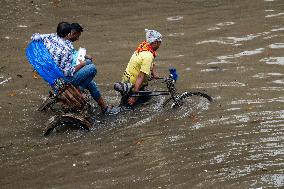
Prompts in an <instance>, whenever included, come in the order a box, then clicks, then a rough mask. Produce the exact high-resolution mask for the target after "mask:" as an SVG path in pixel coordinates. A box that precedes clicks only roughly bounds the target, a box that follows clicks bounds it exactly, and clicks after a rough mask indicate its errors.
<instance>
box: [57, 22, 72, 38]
mask: <svg viewBox="0 0 284 189" xmlns="http://www.w3.org/2000/svg"><path fill="white" fill-rule="evenodd" d="M70 32H71V25H70V24H69V23H68V22H60V23H59V24H58V25H57V29H56V33H57V35H58V36H59V37H66V36H67V35H68V34H69V33H70Z"/></svg>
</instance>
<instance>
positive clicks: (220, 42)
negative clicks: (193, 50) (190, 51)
mask: <svg viewBox="0 0 284 189" xmlns="http://www.w3.org/2000/svg"><path fill="white" fill-rule="evenodd" d="M206 43H218V44H225V45H227V44H232V43H229V42H226V41H222V40H217V39H212V40H205V41H200V42H197V43H195V44H196V45H201V44H206Z"/></svg>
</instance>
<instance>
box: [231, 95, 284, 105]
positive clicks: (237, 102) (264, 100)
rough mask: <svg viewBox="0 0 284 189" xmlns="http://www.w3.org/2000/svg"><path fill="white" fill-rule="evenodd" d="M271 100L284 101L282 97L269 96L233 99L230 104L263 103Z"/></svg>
mask: <svg viewBox="0 0 284 189" xmlns="http://www.w3.org/2000/svg"><path fill="white" fill-rule="evenodd" d="M271 102H284V97H278V98H271V99H260V98H259V99H255V100H235V101H232V102H231V105H241V104H265V103H271Z"/></svg>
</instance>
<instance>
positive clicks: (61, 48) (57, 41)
mask: <svg viewBox="0 0 284 189" xmlns="http://www.w3.org/2000/svg"><path fill="white" fill-rule="evenodd" d="M32 40H42V41H43V43H44V45H45V47H46V48H47V49H48V51H49V53H50V54H51V56H52V57H53V60H54V61H55V62H56V64H57V65H58V67H59V68H60V69H61V70H62V72H63V74H64V75H65V76H73V74H74V72H75V67H73V66H72V59H73V51H74V47H73V44H72V42H71V41H69V40H65V39H63V38H61V37H59V36H58V35H57V34H55V33H53V34H42V35H41V34H38V33H35V34H34V35H33V36H32Z"/></svg>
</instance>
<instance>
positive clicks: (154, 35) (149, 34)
mask: <svg viewBox="0 0 284 189" xmlns="http://www.w3.org/2000/svg"><path fill="white" fill-rule="evenodd" d="M145 32H146V41H147V43H149V44H151V43H153V42H155V41H162V37H163V36H162V34H160V33H159V32H157V31H155V30H148V29H145Z"/></svg>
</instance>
